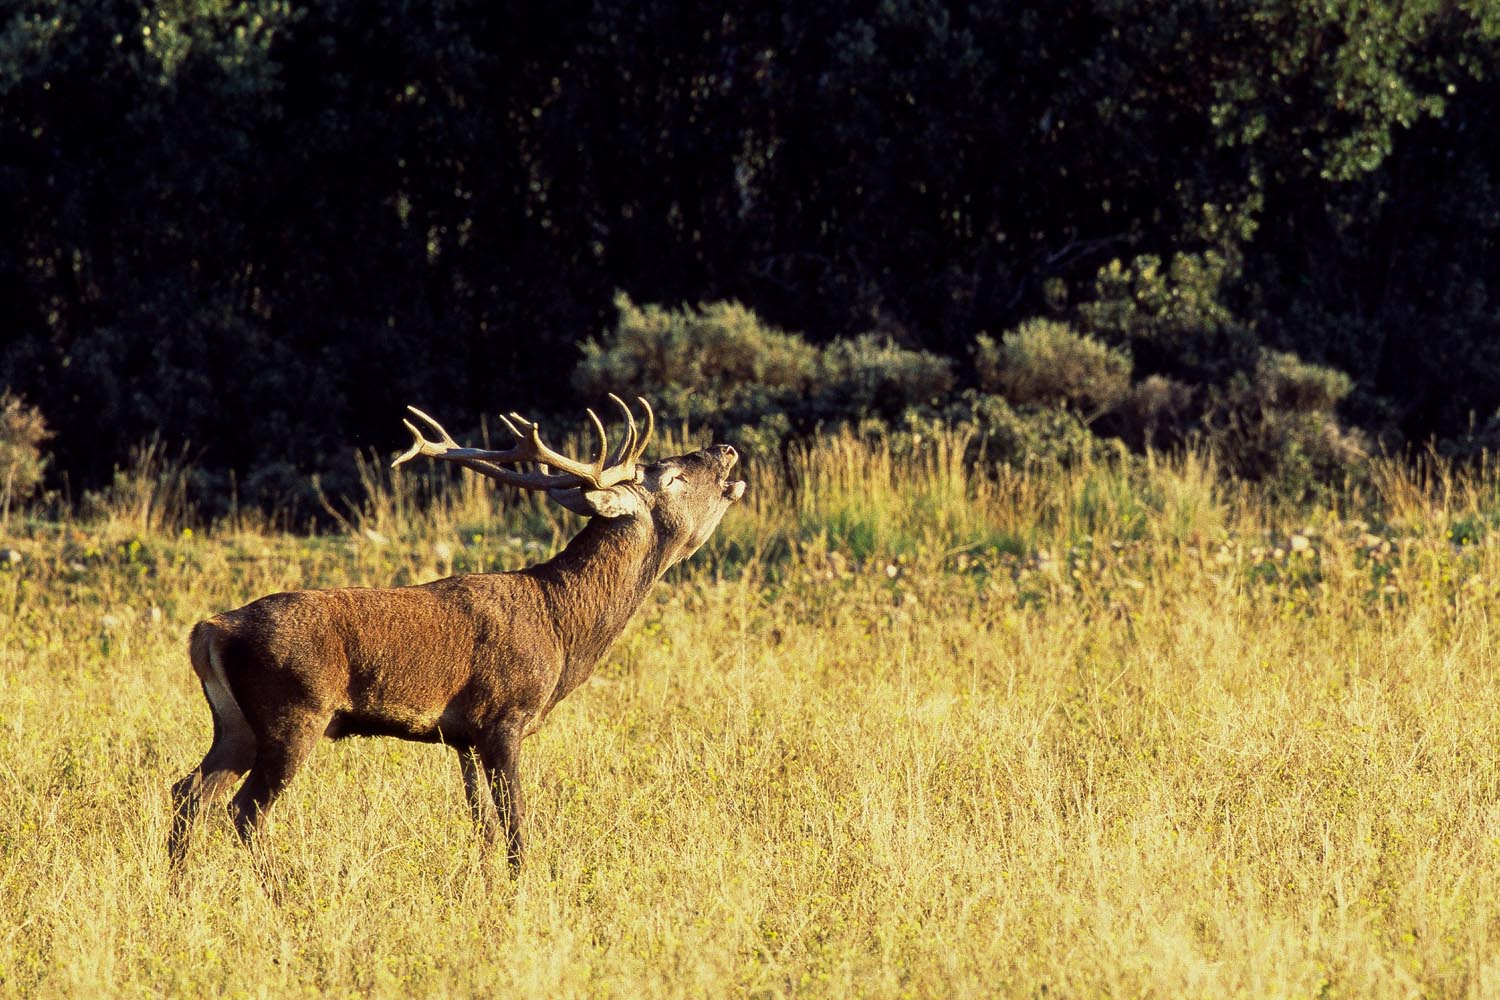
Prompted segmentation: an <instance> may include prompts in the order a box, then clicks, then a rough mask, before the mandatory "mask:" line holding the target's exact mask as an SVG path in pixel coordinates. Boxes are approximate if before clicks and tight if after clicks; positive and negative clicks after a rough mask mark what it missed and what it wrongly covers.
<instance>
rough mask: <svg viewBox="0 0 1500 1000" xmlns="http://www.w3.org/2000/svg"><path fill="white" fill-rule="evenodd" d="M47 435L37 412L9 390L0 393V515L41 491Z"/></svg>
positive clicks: (42, 420) (49, 435) (48, 432)
mask: <svg viewBox="0 0 1500 1000" xmlns="http://www.w3.org/2000/svg"><path fill="white" fill-rule="evenodd" d="M51 436H52V432H51V431H49V430H48V429H47V421H46V420H45V419H43V417H42V414H41V412H40V411H39V410H37V409H36V408H35V407H33V406H28V405H27V404H26V400H24V399H23V398H22V397H20V396H18V395H16V394H15V393H13V392H11V391H10V390H9V389H4V390H0V516H8V515H9V514H10V511H11V508H12V506H15V505H19V504H21V503H24V502H26V501H27V500H29V499H31V497H33V496H34V495H35V494H36V492H37V490H38V489H40V488H41V485H42V477H43V475H44V474H45V473H46V471H47V462H48V460H49V459H48V456H47V455H45V454H44V453H43V452H42V445H43V443H44V442H46V440H47V439H48V438H50V437H51Z"/></svg>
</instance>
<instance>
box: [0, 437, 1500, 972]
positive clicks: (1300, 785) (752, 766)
mask: <svg viewBox="0 0 1500 1000" xmlns="http://www.w3.org/2000/svg"><path fill="white" fill-rule="evenodd" d="M963 445H964V442H963V441H962V440H961V439H960V438H957V437H949V436H941V437H939V439H937V440H936V441H932V442H929V443H928V446H927V447H926V448H925V450H924V451H923V453H922V454H921V456H920V457H919V458H916V459H904V458H898V457H897V456H896V455H894V454H893V453H892V452H891V451H890V450H889V449H887V448H884V447H883V446H880V445H871V444H867V443H862V442H860V441H858V440H855V439H853V438H849V437H841V438H833V439H829V440H825V441H821V442H819V443H817V444H816V445H815V446H813V447H810V448H809V449H807V450H806V451H805V452H803V453H800V454H797V455H794V456H793V457H792V460H791V468H790V473H789V475H788V476H787V477H786V478H785V479H783V477H782V475H780V474H778V473H776V472H775V471H773V470H765V469H752V470H751V472H750V479H751V490H752V492H751V494H750V497H749V498H748V499H747V501H746V502H745V503H744V504H742V505H741V506H740V507H739V508H737V509H736V510H734V511H732V512H731V514H730V516H729V517H728V518H727V519H726V521H725V523H724V524H723V526H722V527H721V529H720V531H719V532H718V534H717V535H716V537H715V538H714V540H713V541H712V542H711V544H710V545H709V547H707V548H706V549H705V550H704V551H703V552H700V553H699V555H698V556H697V557H696V558H695V560H694V561H693V563H692V564H690V565H688V566H685V567H683V568H682V569H680V570H675V571H673V573H672V574H671V575H670V576H669V578H668V580H667V581H666V582H665V583H664V584H663V585H662V586H661V587H659V588H658V590H657V591H656V592H655V593H654V595H653V596H652V598H651V599H650V600H649V601H648V603H647V605H646V607H644V608H643V609H642V611H641V613H640V614H639V616H638V618H637V620H636V622H635V623H634V625H633V626H632V627H631V629H630V630H629V631H628V632H627V634H626V636H625V637H624V638H623V639H622V640H621V642H620V643H619V644H618V645H617V646H616V648H615V649H614V650H613V651H612V652H611V654H610V656H609V657H608V659H607V661H606V662H605V663H603V664H601V666H600V668H599V670H598V673H597V674H596V675H595V678H594V679H593V680H592V681H591V682H590V683H589V684H588V685H586V686H584V687H583V688H582V689H581V690H580V691H578V692H577V693H575V694H574V695H573V696H572V697H571V698H570V699H569V700H568V701H567V702H565V703H564V704H563V705H562V706H561V707H560V708H559V709H558V711H557V712H556V713H555V714H554V715H553V717H552V719H551V721H550V722H549V724H548V726H547V727H546V728H544V729H543V731H542V732H541V733H540V734H538V735H537V736H536V737H535V738H533V739H532V740H531V741H530V742H528V744H527V745H526V749H525V751H524V753H523V757H522V779H523V781H524V782H525V784H526V787H527V789H528V791H529V793H530V808H531V815H530V818H529V823H530V831H529V838H530V844H531V853H530V855H529V858H528V863H527V866H526V868H525V869H524V871H523V872H522V873H521V875H520V877H519V878H518V879H517V880H515V881H514V882H512V881H510V880H509V879H508V878H507V877H505V875H504V874H503V867H504V866H503V864H501V865H498V866H495V865H491V864H488V863H486V861H485V860H484V859H483V858H482V857H481V856H480V852H479V850H478V846H477V840H476V837H475V836H474V834H473V831H472V830H471V829H470V828H469V825H468V822H467V819H466V812H465V808H464V806H463V799H462V791H461V787H460V782H459V779H458V769H457V767H456V766H455V759H454V755H453V754H452V753H451V752H447V751H444V750H443V749H442V748H439V747H428V746H417V745H412V744H405V743H400V742H396V741H391V740H383V741H362V740H354V741H347V742H344V743H339V744H325V745H324V746H323V747H322V748H320V750H319V752H318V753H317V754H316V755H315V756H314V758H313V760H312V762H311V763H310V764H309V766H308V767H307V768H306V769H305V770H304V771H303V772H302V773H301V774H300V775H299V776H298V778H297V780H296V781H295V782H294V783H293V785H292V787H291V789H290V790H289V792H288V793H287V794H286V796H284V797H283V799H282V800H281V801H280V802H279V803H278V806H277V810H276V812H275V813H274V818H273V822H272V824H271V828H270V832H269V836H268V838H267V840H266V850H267V852H268V854H269V855H270V856H271V857H272V859H273V860H274V862H275V864H276V867H277V871H278V872H279V875H278V879H279V881H278V884H277V886H276V890H275V891H267V888H266V885H265V883H264V881H263V877H262V875H261V874H260V872H261V869H258V868H257V867H256V866H254V865H252V864H251V863H250V860H249V858H248V856H247V854H246V853H245V852H244V850H243V849H242V848H241V847H240V846H239V845H238V843H237V842H236V841H235V839H234V837H233V835H232V833H231V832H230V830H229V827H228V824H227V822H225V821H223V820H222V819H216V821H214V822H209V823H207V824H205V825H206V827H207V829H206V831H205V833H204V835H203V836H201V837H200V838H199V840H198V842H197V844H196V845H195V850H194V853H193V854H192V855H191V856H190V858H189V863H188V867H187V871H186V873H185V874H184V876H183V877H182V879H181V880H180V881H178V882H176V883H174V882H173V881H172V880H171V879H170V878H169V877H168V872H167V866H166V862H165V853H164V843H165V838H166V829H167V824H168V808H167V792H166V789H167V786H168V785H169V784H170V783H171V782H172V781H173V780H175V779H176V778H177V777H179V776H180V775H181V774H182V773H183V772H185V771H186V770H187V769H188V768H189V767H191V766H192V765H193V764H195V763H196V762H197V760H198V758H199V756H200V755H201V754H202V752H203V750H204V749H205V748H206V746H207V743H208V737H209V717H208V713H207V711H206V709H205V707H204V704H203V701H202V698H201V695H200V694H199V692H198V690H197V686H196V683H195V682H194V680H193V677H192V674H191V671H190V669H189V668H188V665H187V662H186V656H185V654H184V645H185V636H186V632H187V629H188V628H189V626H190V625H191V624H192V622H193V621H194V620H196V619H198V618H199V617H201V616H204V615H206V614H209V613H211V612H214V611H217V610H221V609H224V608H227V607H230V606H234V605H237V604H240V603H242V602H244V601H246V600H248V599H250V598H253V597H255V596H258V595H260V594H262V593H265V592H268V591H271V590H276V589H285V588H291V587H302V586H331V585H340V584H387V583H391V582H418V581H421V580H424V579H430V578H434V577H436V576H440V575H443V574H446V573H449V572H459V571H472V570H494V569H507V568H513V567H516V566H520V565H524V564H527V563H530V562H534V561H536V560H537V559H539V558H542V557H544V556H545V555H546V553H547V552H548V551H551V550H552V549H554V548H555V547H556V546H557V545H559V544H561V543H562V542H563V541H565V539H566V537H567V536H568V535H569V533H570V532H571V531H572V530H573V528H574V527H575V525H574V524H573V523H572V522H570V521H568V520H566V515H561V514H558V515H553V514H552V513H551V512H549V511H548V510H547V509H546V508H545V507H544V506H542V505H540V504H538V503H536V502H535V501H534V500H532V499H528V498H522V497H515V496H510V495H505V496H497V495H496V494H495V493H493V492H492V491H491V490H489V489H488V488H487V487H481V486H478V485H476V484H474V483H473V482H469V481H459V482H457V483H449V484H448V485H446V486H445V485H442V483H441V482H440V483H439V484H438V485H436V486H435V485H433V484H432V483H430V482H429V481H427V480H421V479H414V478H410V477H408V478H391V477H390V476H389V474H387V473H385V472H384V471H382V470H380V469H379V468H378V467H377V466H376V465H374V464H373V463H372V464H371V465H370V466H369V467H368V469H367V484H366V493H367V496H366V497H365V499H364V500H363V502H361V503H357V504H353V505H350V506H347V507H340V508H338V509H339V513H340V516H341V517H343V519H344V527H343V529H342V530H341V531H339V532H336V533H334V534H331V535H323V536H298V535H293V534H286V533H278V532H275V531H271V530H268V529H267V528H265V527H264V526H256V525H254V524H248V523H246V522H245V521H244V520H240V521H237V522H231V523H226V524H222V525H218V526H215V527H211V528H203V527H201V526H198V525H193V524H190V523H187V522H186V521H185V520H184V519H185V517H186V516H187V514H186V512H187V510H188V504H187V502H186V501H185V500H184V499H183V498H182V496H181V494H180V491H178V490H177V486H176V485H175V484H177V483H179V482H180V479H174V478H172V473H173V468H172V466H171V463H167V464H166V465H165V466H163V465H161V464H157V465H156V466H155V467H153V468H146V469H144V470H142V471H138V474H137V476H136V478H135V481H133V482H131V483H128V484H127V485H129V488H128V489H125V488H122V489H121V491H120V492H119V493H118V496H119V497H120V498H122V499H121V500H120V502H118V503H115V504H113V505H111V504H110V503H108V502H105V503H103V504H100V505H98V506H97V507H96V509H95V510H94V512H93V513H92V514H91V515H90V517H89V518H88V519H87V520H84V521H78V522H59V521H49V520H36V519H34V520H31V521H26V522H24V523H23V522H22V521H21V520H20V519H17V520H15V521H13V524H12V531H13V535H12V537H10V538H8V539H6V540H5V541H4V543H3V546H0V992H4V993H6V994H9V995H27V996H39V997H50V996H68V997H74V996H122V997H129V996H153V997H155V996H204V995H231V996H271V997H287V996H304V995H305V996H314V995H318V996H321V995H328V994H333V995H372V996H403V997H404V996H408V995H419V996H498V995H528V996H548V997H569V996H619V997H640V996H651V997H678V996H682V997H700V996H753V997H784V996H837V997H845V996H866V997H888V996H911V997H928V996H943V997H947V996H1027V997H1038V996H1064V997H1072V996H1094V995H1100V996H1160V997H1179V996H1206V997H1230V996H1246V997H1331V996H1343V997H1380V996H1414V995H1424V996H1459V997H1462V996H1492V995H1500V765H1497V755H1496V753H1495V750H1494V745H1495V739H1496V734H1497V733H1500V683H1497V681H1500V678H1497V668H1496V664H1495V657H1494V643H1493V641H1492V628H1493V625H1492V622H1493V619H1494V610H1495V608H1496V606H1497V595H1500V546H1497V544H1496V539H1497V537H1500V535H1497V533H1496V525H1497V524H1500V477H1496V476H1495V475H1494V474H1493V473H1492V472H1490V471H1488V470H1480V471H1477V472H1460V471H1457V470H1453V469H1450V468H1445V467H1443V466H1441V465H1440V464H1437V463H1429V464H1428V465H1426V466H1425V467H1423V468H1422V469H1420V470H1416V471H1414V470H1413V469H1412V468H1411V467H1408V466H1402V465H1398V464H1395V463H1391V464H1384V465H1381V466H1380V467H1379V468H1377V469H1376V470H1375V473H1374V477H1373V482H1374V484H1375V485H1374V487H1373V488H1372V489H1370V490H1367V491H1366V492H1365V493H1364V494H1362V495H1356V494H1349V495H1344V496H1339V497H1337V498H1336V500H1334V501H1330V502H1328V503H1326V504H1323V505H1320V506H1318V507H1316V508H1298V507H1293V506H1289V505H1285V504H1278V503H1276V502H1273V501H1271V500H1269V499H1267V498H1266V497H1265V496H1263V495H1262V494H1261V493H1260V492H1259V491H1258V490H1257V489H1255V488H1254V487H1250V486H1244V485H1234V484H1229V485H1225V484H1223V483H1222V481H1221V477H1220V476H1219V475H1218V474H1217V471H1216V470H1215V469H1213V468H1212V466H1211V464H1210V463H1208V462H1207V461H1206V460H1205V459H1203V458H1201V457H1197V456H1191V455H1189V456H1186V457H1182V458H1177V459H1172V460H1167V459H1154V460H1152V461H1151V462H1149V463H1144V464H1143V463H1127V462H1124V461H1121V462H1118V463H1098V464H1090V465H1084V466H1081V467H1078V468H1075V469H1072V470H1069V471H1066V472H1055V471H1054V472H1050V473H1041V472H1035V471H1026V470H1018V471H1005V472H1002V473H1000V474H996V475H989V476H981V477H975V476H971V475H970V474H969V473H968V472H967V471H966V470H965V468H964V466H963V463H962V453H963ZM158 457H159V456H158ZM163 477H165V478H163ZM127 479H129V477H127Z"/></svg>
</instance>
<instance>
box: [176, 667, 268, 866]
mask: <svg viewBox="0 0 1500 1000" xmlns="http://www.w3.org/2000/svg"><path fill="white" fill-rule="evenodd" d="M203 695H204V697H205V698H206V699H207V700H208V707H209V710H210V711H211V712H212V713H213V720H214V739H213V743H212V745H210V746H209V748H208V753H206V754H204V756H203V760H202V762H201V763H199V765H198V766H197V767H195V768H193V769H192V770H191V771H189V772H188V773H187V774H186V775H184V776H183V778H182V779H181V780H180V781H178V782H177V783H176V784H174V785H173V786H172V807H173V809H172V832H171V835H170V837H169V838H168V840H167V854H168V857H169V858H170V859H171V862H172V864H173V866H177V865H180V864H181V863H182V861H183V858H185V857H186V856H187V849H188V842H189V840H190V839H191V838H192V832H193V826H194V821H195V820H196V819H197V816H198V813H199V812H200V811H201V810H202V808H203V807H204V806H205V805H208V806H213V805H214V804H215V803H217V802H219V801H220V800H222V799H223V798H224V797H225V796H227V795H228V794H229V792H230V790H231V789H232V788H234V786H235V783H236V782H238V781H239V780H240V777H241V776H242V775H244V773H245V772H246V771H248V770H249V769H250V765H251V763H252V762H253V761H254V759H255V733H254V732H253V731H252V730H251V729H250V724H249V722H248V721H246V719H245V713H244V712H242V711H240V706H239V703H238V702H236V701H235V700H234V697H233V695H231V694H230V693H229V691H228V689H227V688H225V687H223V686H222V685H220V684H218V683H216V682H215V680H214V679H213V678H210V680H208V681H206V682H204V684H203Z"/></svg>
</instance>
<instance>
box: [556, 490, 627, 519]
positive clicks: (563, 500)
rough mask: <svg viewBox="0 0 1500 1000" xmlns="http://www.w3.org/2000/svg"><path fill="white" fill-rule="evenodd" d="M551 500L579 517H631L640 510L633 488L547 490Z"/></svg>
mask: <svg viewBox="0 0 1500 1000" xmlns="http://www.w3.org/2000/svg"><path fill="white" fill-rule="evenodd" d="M547 496H549V497H551V498H552V502H553V503H555V504H557V505H558V506H559V507H562V508H563V509H565V510H570V511H572V512H573V513H574V514H578V515H580V516H581V517H633V516H634V515H636V514H639V513H640V512H641V510H642V507H641V499H640V497H639V496H637V495H636V494H635V492H634V491H633V490H627V489H623V488H621V487H613V488H611V489H607V490H584V489H578V488H576V487H575V488H573V489H567V490H548V491H547Z"/></svg>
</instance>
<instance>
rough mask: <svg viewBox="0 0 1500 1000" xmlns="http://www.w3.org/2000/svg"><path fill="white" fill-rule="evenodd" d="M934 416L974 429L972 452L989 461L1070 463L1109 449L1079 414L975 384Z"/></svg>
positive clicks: (974, 457)
mask: <svg viewBox="0 0 1500 1000" xmlns="http://www.w3.org/2000/svg"><path fill="white" fill-rule="evenodd" d="M933 419H934V421H935V422H936V423H940V424H946V425H950V426H955V427H958V428H961V429H968V430H971V431H972V432H973V435H974V437H973V440H972V443H971V445H970V451H971V454H970V456H969V457H970V458H971V459H972V460H974V461H978V462H983V463H986V464H1008V465H1013V466H1017V467H1030V466H1038V465H1040V466H1047V465H1072V464H1074V463H1076V462H1078V461H1080V460H1082V459H1084V458H1090V457H1098V456H1100V455H1103V454H1104V453H1105V452H1107V451H1108V450H1110V449H1109V446H1108V445H1107V444H1106V443H1105V442H1104V441H1103V440H1102V439H1100V438H1099V437H1098V436H1096V435H1095V434H1093V433H1092V432H1091V431H1090V430H1089V428H1088V426H1087V425H1085V424H1084V422H1083V420H1082V419H1080V418H1079V416H1078V415H1077V414H1076V413H1072V412H1070V411H1068V410H1061V409H1058V408H1056V407H1052V406H1031V405H1026V406H1012V405H1011V404H1010V402H1009V401H1007V400H1006V399H1005V398H1003V397H1001V396H997V395H994V394H993V393H987V392H976V391H974V390H972V389H971V390H968V391H966V392H963V393H961V394H960V395H959V396H958V397H957V398H956V399H954V400H952V401H951V402H949V403H948V404H947V405H946V406H944V407H943V408H942V409H941V410H940V411H938V412H936V413H935V414H933Z"/></svg>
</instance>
